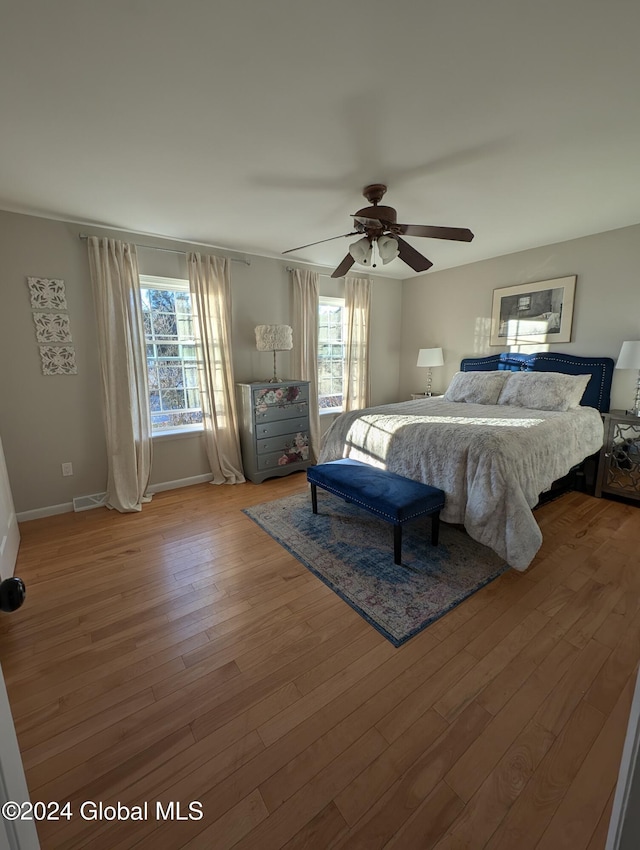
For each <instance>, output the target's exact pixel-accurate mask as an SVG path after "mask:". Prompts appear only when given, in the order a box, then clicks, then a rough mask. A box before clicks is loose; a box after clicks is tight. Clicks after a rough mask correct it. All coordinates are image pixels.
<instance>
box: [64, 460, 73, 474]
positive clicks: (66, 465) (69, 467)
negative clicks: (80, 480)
mask: <svg viewBox="0 0 640 850" xmlns="http://www.w3.org/2000/svg"><path fill="white" fill-rule="evenodd" d="M62 474H63V475H65V476H66V475H73V464H72V463H63V464H62Z"/></svg>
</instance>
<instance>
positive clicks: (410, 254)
mask: <svg viewBox="0 0 640 850" xmlns="http://www.w3.org/2000/svg"><path fill="white" fill-rule="evenodd" d="M395 240H396V242H397V243H398V248H399V250H400V253H399V254H398V256H399V257H400V259H401V260H403V261H404V262H405V263H406V264H407V265H408V266H411V268H412V269H413V270H414V272H426V271H427V270H428V269H430V268H431V266H432V265H433V263H432V262H431V260H427V258H426V257H423V256H422V254H421V253H420V252H419V251H416V249H415V248H414V247H413V246H412V245H409V243H408V242H405V241H404V239H400V237H399V236H396V237H395Z"/></svg>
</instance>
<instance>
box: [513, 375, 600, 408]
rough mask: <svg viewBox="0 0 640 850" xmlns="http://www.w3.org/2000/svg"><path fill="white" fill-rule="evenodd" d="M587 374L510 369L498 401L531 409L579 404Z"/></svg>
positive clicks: (567, 406)
mask: <svg viewBox="0 0 640 850" xmlns="http://www.w3.org/2000/svg"><path fill="white" fill-rule="evenodd" d="M590 377H591V376H590V375H562V374H560V372H514V374H513V375H512V376H511V379H510V381H509V383H508V384H505V386H504V389H503V390H502V392H501V393H500V398H499V399H498V404H512V405H514V407H530V408H533V409H534V410H571V408H573V407H579V406H580V401H581V400H582V396H583V394H584V391H585V389H586V387H587V384H588V383H589V378H590Z"/></svg>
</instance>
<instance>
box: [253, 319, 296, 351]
mask: <svg viewBox="0 0 640 850" xmlns="http://www.w3.org/2000/svg"><path fill="white" fill-rule="evenodd" d="M256 348H257V349H258V351H289V350H290V349H291V348H293V331H292V329H291V328H290V327H289V325H258V326H257V327H256Z"/></svg>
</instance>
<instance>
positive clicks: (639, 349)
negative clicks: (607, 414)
mask: <svg viewBox="0 0 640 850" xmlns="http://www.w3.org/2000/svg"><path fill="white" fill-rule="evenodd" d="M616 369H637V370H638V383H637V385H636V397H635V399H634V402H633V410H627V413H631V414H632V415H633V416H640V342H638V341H635V342H623V343H622V348H621V349H620V354H619V355H618V362H617V363H616Z"/></svg>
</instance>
